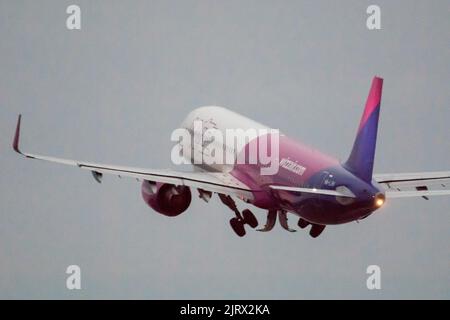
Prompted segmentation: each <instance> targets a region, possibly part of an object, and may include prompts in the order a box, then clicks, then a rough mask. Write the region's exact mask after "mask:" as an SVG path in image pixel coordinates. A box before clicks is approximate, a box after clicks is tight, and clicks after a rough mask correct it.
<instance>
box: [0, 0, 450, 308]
mask: <svg viewBox="0 0 450 320" xmlns="http://www.w3.org/2000/svg"><path fill="white" fill-rule="evenodd" d="M72 3H74V2H72V1H6V0H0V39H1V41H0V70H1V72H0V106H1V107H0V123H1V125H0V130H1V131H0V150H1V156H0V168H1V177H2V178H1V180H0V194H1V202H0V298H275V299H277V298H287V299H297V298H368V299H372V298H373V299H378V298H446V299H448V298H450V246H449V243H450V198H448V197H436V198H433V199H432V200H430V201H425V200H423V199H408V200H400V199H398V200H395V201H391V202H390V203H388V204H387V205H386V206H385V207H384V208H383V209H382V210H379V211H377V212H376V213H375V214H374V215H373V216H371V217H369V218H368V219H366V220H364V221H361V222H360V223H359V224H357V223H351V224H347V225H340V226H331V227H328V228H326V230H325V232H324V234H323V235H322V236H321V237H319V238H317V239H312V238H310V237H309V235H308V233H307V232H305V231H299V232H297V233H295V234H289V233H288V232H285V231H284V230H282V229H281V228H279V227H276V228H275V229H274V230H273V231H272V232H270V233H266V234H262V233H257V232H249V233H248V236H247V237H245V238H243V239H240V238H238V237H236V236H235V235H234V234H233V233H232V231H231V229H230V226H229V224H228V221H229V219H230V218H231V217H232V213H231V211H229V209H227V208H225V207H224V206H223V205H220V204H219V202H218V199H217V197H215V198H214V199H213V200H212V202H211V203H210V204H206V203H204V202H202V201H200V200H198V199H195V201H193V203H192V205H191V207H190V208H189V209H188V211H187V212H185V213H184V214H182V215H181V216H179V217H177V218H174V219H170V218H166V217H164V216H161V215H158V214H157V213H155V212H154V211H152V209H150V208H149V207H147V206H146V204H145V203H144V202H143V200H142V199H141V195H140V184H138V183H136V182H135V181H133V180H128V179H122V180H120V179H118V178H116V177H109V176H107V177H105V179H104V182H103V183H102V184H101V185H99V184H97V183H95V181H94V180H93V179H92V177H91V176H90V175H89V173H88V172H85V171H80V170H77V169H75V168H68V167H65V166H60V165H54V164H49V163H43V162H39V161H27V160H25V159H22V158H19V157H18V156H17V155H16V154H15V153H13V152H12V150H11V147H10V144H11V140H12V135H13V130H14V126H15V121H16V116H17V114H18V113H22V114H23V123H22V124H23V132H22V134H23V135H22V141H21V142H22V147H23V148H24V149H26V150H29V151H30V152H36V153H42V154H49V155H55V156H62V157H68V158H75V159H80V160H91V161H96V162H105V163H113V164H124V165H134V166H140V167H154V168H164V167H168V166H171V164H170V150H171V147H172V144H171V142H170V139H169V138H170V133H171V131H172V130H173V129H174V128H176V127H177V125H178V124H179V123H180V122H181V121H182V119H183V117H184V116H185V115H186V114H187V113H188V112H189V111H190V110H192V109H193V108H195V107H198V106H201V105H210V104H216V105H221V106H225V107H229V108H231V109H233V110H235V111H237V112H239V113H242V114H244V115H246V116H248V117H250V118H253V119H255V120H257V121H259V122H262V123H264V124H267V125H270V126H272V127H274V128H280V129H281V130H282V131H283V132H284V133H286V134H288V135H291V136H293V137H296V138H298V139H301V140H302V141H304V142H306V143H308V144H311V145H314V146H315V147H317V148H319V149H321V150H323V151H325V152H328V153H330V154H332V155H335V156H337V157H339V158H340V159H344V158H345V157H346V156H347V155H348V152H349V151H350V148H351V145H352V142H353V138H354V134H355V131H356V127H357V125H358V121H359V118H360V115H361V113H362V110H363V106H364V101H365V98H366V96H367V93H368V90H369V86H370V81H371V79H372V77H373V75H375V74H376V75H380V76H382V77H384V79H385V82H384V92H383V100H382V109H381V110H382V111H381V119H380V121H381V122H380V133H379V139H378V147H377V156H376V165H375V170H376V171H377V172H408V171H424V170H445V169H447V170H449V169H450V160H449V159H450V139H449V133H450V130H449V125H448V121H449V119H450V90H449V83H450V63H449V61H450V20H449V19H448V17H449V16H450V4H449V2H448V1H437V0H436V1H381V0H376V1H356V0H355V1H339V2H338V1H261V0H258V1H250V0H245V1H244V0H240V1H211V0H210V1H127V2H125V1H76V2H75V3H76V4H78V5H80V7H81V10H82V30H81V31H68V30H67V29H66V27H65V19H66V17H67V14H66V13H65V10H66V7H67V6H68V5H70V4H72ZM373 3H376V4H378V5H380V7H381V10H382V30H380V31H369V30H367V29H366V26H365V20H366V17H367V15H366V13H365V11H366V8H367V6H368V5H369V4H373ZM255 211H256V212H257V214H258V218H259V221H260V223H263V221H264V217H265V213H264V212H263V211H261V210H255ZM290 222H291V224H294V223H296V219H294V217H292V218H291V219H290ZM70 264H78V265H79V266H80V267H81V269H82V286H83V289H82V290H80V291H76V292H74V291H68V290H67V289H66V288H65V279H66V274H65V268H66V267H67V266H68V265H70ZM370 264H377V265H379V266H380V267H381V269H382V290H379V291H376V290H374V291H369V290H367V289H366V277H367V275H366V273H365V270H366V267H367V266H368V265H370Z"/></svg>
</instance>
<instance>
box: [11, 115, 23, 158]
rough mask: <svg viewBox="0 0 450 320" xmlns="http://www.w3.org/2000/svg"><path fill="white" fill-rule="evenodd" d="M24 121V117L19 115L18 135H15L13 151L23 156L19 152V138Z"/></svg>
mask: <svg viewBox="0 0 450 320" xmlns="http://www.w3.org/2000/svg"><path fill="white" fill-rule="evenodd" d="M21 119H22V115H21V114H19V117H18V118H17V125H16V133H15V135H14V141H13V145H12V146H13V149H14V151H16V152H18V153H20V154H22V152H20V150H19V137H20V120H21Z"/></svg>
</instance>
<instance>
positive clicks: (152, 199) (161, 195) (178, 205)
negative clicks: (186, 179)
mask: <svg viewBox="0 0 450 320" xmlns="http://www.w3.org/2000/svg"><path fill="white" fill-rule="evenodd" d="M141 193H142V198H144V201H145V202H146V203H147V204H148V205H149V206H150V207H151V208H153V209H154V210H155V211H157V212H159V213H161V214H163V215H165V216H169V217H175V216H178V215H179V214H181V213H183V212H184V211H186V209H187V208H188V207H189V205H190V204H191V199H192V195H191V190H190V189H189V187H186V186H175V185H173V184H169V183H159V182H153V181H144V182H142V187H141Z"/></svg>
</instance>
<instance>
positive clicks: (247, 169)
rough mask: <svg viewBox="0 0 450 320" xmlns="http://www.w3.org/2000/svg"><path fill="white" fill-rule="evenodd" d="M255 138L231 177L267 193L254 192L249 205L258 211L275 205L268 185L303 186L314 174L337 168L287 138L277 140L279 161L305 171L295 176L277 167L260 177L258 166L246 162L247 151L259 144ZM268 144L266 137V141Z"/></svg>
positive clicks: (330, 160) (315, 153)
mask: <svg viewBox="0 0 450 320" xmlns="http://www.w3.org/2000/svg"><path fill="white" fill-rule="evenodd" d="M261 138H262V137H258V138H256V139H254V140H252V141H250V143H248V144H247V145H246V146H245V147H244V148H243V150H242V151H241V152H245V156H246V161H245V164H235V165H234V168H233V170H232V172H231V174H232V175H233V176H234V177H236V178H237V179H239V180H240V181H242V182H243V183H245V184H246V185H248V186H249V187H250V188H252V189H254V190H261V191H268V192H255V193H254V201H253V204H254V205H255V206H257V207H260V208H265V209H267V208H272V207H274V206H277V205H279V204H278V203H276V201H274V199H273V198H272V197H271V196H270V194H271V192H270V190H269V187H268V186H269V185H283V186H295V187H300V186H305V185H306V184H307V182H308V180H309V179H310V178H311V177H312V176H313V175H314V174H316V173H317V172H319V171H321V170H323V169H325V168H328V167H333V166H337V165H339V161H338V160H337V159H334V158H332V157H330V156H328V155H325V154H323V153H320V152H319V151H317V150H314V149H313V148H311V147H309V146H306V145H304V144H302V143H299V142H297V141H295V140H293V139H291V138H289V137H287V136H284V135H280V136H279V160H278V162H280V161H282V160H283V159H287V160H289V161H291V162H292V163H296V164H298V165H299V166H302V167H304V168H305V170H304V172H302V174H298V173H295V172H293V171H291V170H288V169H286V168H285V167H282V166H280V167H279V169H278V172H277V173H276V174H274V175H261V167H263V165H262V164H261V162H260V161H259V159H258V161H257V163H256V164H250V163H249V161H248V159H249V158H248V153H249V150H253V148H254V147H255V145H252V144H256V146H257V145H258V144H259V139H261ZM263 141H269V142H270V141H271V140H270V135H269V136H268V137H267V140H263ZM270 152H271V150H270V143H269V144H268V153H269V154H270Z"/></svg>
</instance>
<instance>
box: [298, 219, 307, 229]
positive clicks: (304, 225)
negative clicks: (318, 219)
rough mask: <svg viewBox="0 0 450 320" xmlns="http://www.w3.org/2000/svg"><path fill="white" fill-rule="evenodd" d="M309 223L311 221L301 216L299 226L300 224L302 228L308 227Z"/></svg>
mask: <svg viewBox="0 0 450 320" xmlns="http://www.w3.org/2000/svg"><path fill="white" fill-rule="evenodd" d="M308 224H309V222H308V221H306V220H304V219H302V218H300V219H299V220H298V226H299V227H300V228H302V229H304V228H306V227H307V226H308Z"/></svg>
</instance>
